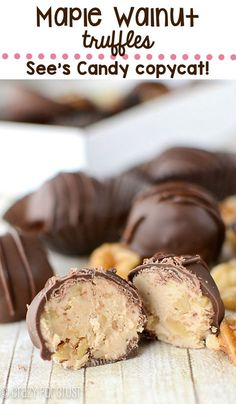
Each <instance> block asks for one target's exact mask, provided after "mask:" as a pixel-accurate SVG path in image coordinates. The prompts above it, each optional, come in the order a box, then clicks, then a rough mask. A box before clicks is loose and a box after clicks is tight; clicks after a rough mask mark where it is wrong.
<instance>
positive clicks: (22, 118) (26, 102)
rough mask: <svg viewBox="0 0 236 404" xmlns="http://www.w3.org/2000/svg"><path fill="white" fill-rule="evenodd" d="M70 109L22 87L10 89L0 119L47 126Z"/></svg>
mask: <svg viewBox="0 0 236 404" xmlns="http://www.w3.org/2000/svg"><path fill="white" fill-rule="evenodd" d="M70 110H71V107H69V106H67V105H63V104H60V103H58V102H56V101H54V100H52V99H50V98H48V97H45V96H44V95H42V94H40V93H39V92H37V91H35V90H33V89H30V88H28V87H23V86H15V87H14V88H11V91H10V94H9V97H8V99H7V101H6V105H5V106H3V107H2V108H1V112H0V119H1V120H5V121H13V122H29V123H39V124H49V123H51V122H52V121H53V119H55V117H56V116H58V115H59V116H60V115H64V114H66V113H68V112H69V111H70Z"/></svg>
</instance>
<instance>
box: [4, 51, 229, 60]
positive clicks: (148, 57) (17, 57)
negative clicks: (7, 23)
mask: <svg viewBox="0 0 236 404" xmlns="http://www.w3.org/2000/svg"><path fill="white" fill-rule="evenodd" d="M35 56H36V57H37V58H38V59H39V60H44V59H46V58H49V59H51V60H56V59H60V58H62V59H63V60H67V59H70V58H74V59H75V60H79V59H81V58H82V57H84V58H86V59H87V60H92V59H93V58H94V59H96V58H97V59H99V60H104V59H106V58H107V55H106V54H104V53H99V54H97V55H93V54H92V53H87V54H86V55H83V56H81V54H80V53H74V54H71V55H70V54H68V53H63V54H56V53H50V54H49V55H46V54H45V53H42V52H41V53H39V54H38V55H35ZM109 57H110V59H111V60H116V59H117V58H120V57H121V58H122V59H123V60H128V59H130V58H131V55H128V54H124V55H123V56H114V55H109ZM0 58H1V59H3V60H9V59H11V58H13V59H15V60H20V59H22V58H26V59H27V60H31V59H33V53H30V52H28V53H26V54H25V55H23V54H20V53H19V52H16V53H13V54H10V53H7V52H4V53H2V54H0ZM132 58H133V59H135V60H140V59H144V58H145V59H146V60H150V61H151V60H152V61H154V60H160V61H162V60H165V59H167V60H169V59H170V60H172V61H175V60H180V59H182V60H184V61H187V60H189V61H190V60H193V59H194V60H196V61H199V60H201V59H202V60H204V59H206V60H208V61H211V60H219V61H227V60H231V61H236V53H232V54H230V55H225V54H223V53H220V54H216V55H213V54H211V53H208V54H205V55H202V54H200V53H196V54H194V55H193V54H192V55H190V54H188V53H183V54H182V55H181V54H179V55H177V54H175V53H171V54H163V53H160V54H151V53H147V54H143V55H141V54H140V53H136V54H134V55H132Z"/></svg>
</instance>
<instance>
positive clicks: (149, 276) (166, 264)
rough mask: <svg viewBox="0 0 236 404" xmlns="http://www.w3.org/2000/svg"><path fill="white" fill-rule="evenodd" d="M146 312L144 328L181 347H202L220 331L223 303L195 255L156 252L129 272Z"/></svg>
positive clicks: (201, 261) (202, 262)
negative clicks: (210, 337)
mask: <svg viewBox="0 0 236 404" xmlns="http://www.w3.org/2000/svg"><path fill="white" fill-rule="evenodd" d="M129 280H130V281H132V282H133V284H134V286H136V288H137V289H138V291H139V294H140V296H141V297H142V299H143V302H144V308H145V310H146V312H147V317H148V321H147V325H146V332H147V333H148V335H150V336H152V337H157V338H158V339H159V340H161V341H164V342H167V343H169V344H173V345H175V346H178V347H182V348H202V347H204V346H205V342H206V339H207V338H208V337H209V336H210V335H211V334H216V335H217V333H218V331H219V326H220V323H221V321H222V319H223V317H224V305H223V302H222V300H221V298H220V294H219V291H218V289H217V286H216V284H215V282H214V280H213V279H212V277H211V275H210V273H209V271H208V268H207V266H206V264H205V263H204V261H203V260H202V259H201V258H200V257H199V256H198V255H195V256H175V255H166V254H161V253H160V254H156V255H155V256H154V257H152V258H150V259H146V260H144V263H143V265H140V266H138V267H137V268H135V269H134V270H133V271H131V272H130V274H129Z"/></svg>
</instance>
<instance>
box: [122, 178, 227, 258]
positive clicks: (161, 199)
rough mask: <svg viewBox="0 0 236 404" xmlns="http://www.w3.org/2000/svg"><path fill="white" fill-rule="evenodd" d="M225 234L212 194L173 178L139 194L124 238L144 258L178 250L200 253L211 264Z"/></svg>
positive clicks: (179, 252) (178, 252)
mask: <svg viewBox="0 0 236 404" xmlns="http://www.w3.org/2000/svg"><path fill="white" fill-rule="evenodd" d="M224 235H225V228H224V224H223V221H222V219H221V216H220V213H219V210H218V206H217V203H216V202H215V200H214V199H213V197H212V196H211V195H210V194H208V193H207V191H206V190H205V189H203V188H200V187H198V186H197V185H195V184H190V183H185V182H174V181H173V182H167V183H163V184H160V185H156V186H154V187H152V188H150V189H149V190H147V191H146V192H144V193H142V194H140V195H139V197H138V198H137V199H136V201H135V203H134V205H133V208H132V210H131V213H130V216H129V218H128V222H127V225H126V229H125V231H124V234H123V237H122V241H123V242H124V243H125V244H127V245H128V246H129V247H130V248H131V249H132V250H134V251H136V252H137V253H138V254H139V255H140V256H141V257H143V258H145V257H151V256H152V255H153V254H155V252H156V251H163V252H166V253H172V251H175V252H176V254H178V255H180V254H199V255H201V257H202V258H203V259H204V260H205V261H206V262H207V263H208V264H210V263H212V262H214V261H215V260H216V258H217V257H218V255H219V252H220V249H221V246H222V243H223V241H224Z"/></svg>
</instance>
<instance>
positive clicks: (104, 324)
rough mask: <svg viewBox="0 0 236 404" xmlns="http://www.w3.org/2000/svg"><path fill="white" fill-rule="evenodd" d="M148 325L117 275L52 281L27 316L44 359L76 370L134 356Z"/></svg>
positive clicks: (89, 272) (80, 274) (76, 273)
mask: <svg viewBox="0 0 236 404" xmlns="http://www.w3.org/2000/svg"><path fill="white" fill-rule="evenodd" d="M145 320H146V317H145V315H144V313H143V308H142V301H141V299H140V297H139V295H138V293H137V291H136V289H135V287H133V286H132V285H131V284H129V283H128V282H126V281H124V280H123V279H122V278H120V277H119V276H117V275H116V274H115V271H114V270H113V271H107V272H105V271H102V270H93V269H73V270H71V271H70V273H69V275H68V276H65V277H63V278H59V277H53V278H51V279H50V280H49V281H48V282H47V284H46V285H45V288H44V289H43V290H42V291H41V292H40V293H39V294H38V295H37V296H36V297H35V299H34V300H33V302H32V303H31V305H30V306H29V310H28V314H27V325H28V330H29V334H30V337H31V339H32V342H33V344H34V345H35V346H36V347H37V348H39V349H40V351H41V357H42V358H43V359H45V360H50V359H52V360H53V361H54V362H56V363H59V364H61V365H62V366H63V367H64V368H72V369H79V368H81V367H87V366H94V365H102V364H105V363H111V362H116V361H118V360H124V359H127V358H128V357H130V356H132V355H133V354H134V353H135V352H136V350H137V347H138V341H139V333H141V332H142V330H143V327H144V322H145Z"/></svg>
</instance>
